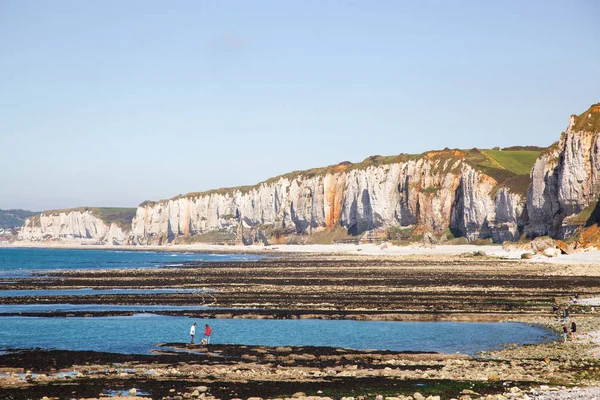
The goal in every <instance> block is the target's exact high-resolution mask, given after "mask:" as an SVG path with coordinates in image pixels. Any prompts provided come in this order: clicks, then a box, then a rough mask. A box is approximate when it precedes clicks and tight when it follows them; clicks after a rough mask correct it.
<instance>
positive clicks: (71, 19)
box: [0, 0, 600, 210]
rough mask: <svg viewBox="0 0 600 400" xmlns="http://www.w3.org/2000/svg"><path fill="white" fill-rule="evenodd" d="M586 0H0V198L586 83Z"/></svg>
mask: <svg viewBox="0 0 600 400" xmlns="http://www.w3.org/2000/svg"><path fill="white" fill-rule="evenodd" d="M599 49H600V2H597V1H594V0H587V1H586V0H579V1H567V2H565V1H534V0H532V1H501V2H492V1H461V0H456V1H418V2H409V1H400V0H397V1H383V0H381V1H354V0H339V1H333V0H320V1H317V0H314V1H304V0H303V1H275V0H274V1H260V0H257V1H245V0H244V1H242V0H240V1H216V0H215V1H206V0H205V1H201V0H197V1H189V2H188V1H175V2H166V1H149V0H144V1H78V0H75V1H61V0H56V1H42V0H38V1H27V0H0V154H2V165H3V167H2V174H1V175H0V177H1V178H0V208H26V209H35V210H43V209H51V208H66V207H77V206H136V205H137V204H139V203H141V202H142V201H144V200H149V199H152V200H157V199H162V198H170V197H173V196H175V195H178V194H180V193H187V192H192V191H202V190H207V189H211V188H218V187H228V186H237V185H247V184H254V183H257V182H259V181H261V180H264V179H267V178H269V177H271V176H275V175H279V174H282V173H285V172H289V171H292V170H300V169H307V168H313V167H318V166H324V165H330V164H334V163H338V162H341V161H345V160H348V161H360V160H363V159H364V158H366V157H368V156H370V155H374V154H381V155H392V154H399V153H421V152H424V151H427V150H430V149H441V148H444V147H450V148H472V147H479V148H489V147H493V146H511V145H540V146H547V145H549V144H551V143H552V142H554V141H556V140H557V139H558V137H559V135H560V133H561V132H562V131H563V130H564V129H565V127H566V124H567V120H568V116H569V115H570V114H573V113H581V112H583V111H585V110H586V109H587V108H588V107H589V106H590V105H591V104H592V103H595V102H598V101H600V75H599V73H600V51H599Z"/></svg>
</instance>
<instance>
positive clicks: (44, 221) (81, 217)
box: [19, 209, 129, 244]
mask: <svg viewBox="0 0 600 400" xmlns="http://www.w3.org/2000/svg"><path fill="white" fill-rule="evenodd" d="M19 240H25V241H31V242H41V241H47V240H61V241H89V242H90V243H98V244H125V243H127V242H128V240H129V233H128V232H127V230H125V231H124V229H123V228H121V227H120V226H119V225H118V224H116V223H107V222H105V221H103V220H102V219H100V218H99V217H98V216H96V215H94V213H93V212H92V211H89V210H87V211H86V210H79V209H73V210H62V211H56V212H55V211H50V212H44V213H42V214H40V215H37V216H35V217H31V218H28V219H27V220H26V221H25V224H24V225H23V227H22V228H21V230H20V231H19Z"/></svg>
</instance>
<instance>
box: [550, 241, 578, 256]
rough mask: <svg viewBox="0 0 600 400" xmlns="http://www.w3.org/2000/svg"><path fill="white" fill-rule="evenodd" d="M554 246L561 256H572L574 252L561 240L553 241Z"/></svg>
mask: <svg viewBox="0 0 600 400" xmlns="http://www.w3.org/2000/svg"><path fill="white" fill-rule="evenodd" d="M554 244H555V245H556V247H557V248H558V249H559V250H560V251H561V253H562V254H573V253H574V252H575V250H574V249H573V247H572V246H569V245H568V244H566V243H565V242H563V241H562V240H555V241H554Z"/></svg>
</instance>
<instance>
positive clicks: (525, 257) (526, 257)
mask: <svg viewBox="0 0 600 400" xmlns="http://www.w3.org/2000/svg"><path fill="white" fill-rule="evenodd" d="M531 257H533V254H531V253H523V254H521V259H522V260H530V259H531Z"/></svg>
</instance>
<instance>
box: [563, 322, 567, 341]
mask: <svg viewBox="0 0 600 400" xmlns="http://www.w3.org/2000/svg"><path fill="white" fill-rule="evenodd" d="M567 332H568V330H567V325H566V324H563V343H567Z"/></svg>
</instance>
